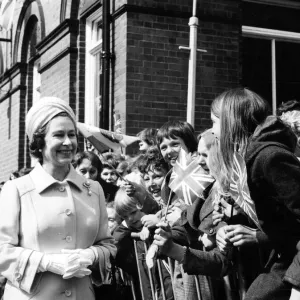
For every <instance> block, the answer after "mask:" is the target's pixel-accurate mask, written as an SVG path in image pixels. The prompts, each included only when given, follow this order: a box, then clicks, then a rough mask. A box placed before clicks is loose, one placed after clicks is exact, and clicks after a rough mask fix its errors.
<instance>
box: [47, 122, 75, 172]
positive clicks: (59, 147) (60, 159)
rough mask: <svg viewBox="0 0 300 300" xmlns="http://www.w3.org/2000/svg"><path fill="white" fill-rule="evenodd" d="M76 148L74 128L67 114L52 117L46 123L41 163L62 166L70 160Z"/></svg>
mask: <svg viewBox="0 0 300 300" xmlns="http://www.w3.org/2000/svg"><path fill="white" fill-rule="evenodd" d="M76 150H77V136H76V128H75V125H74V123H73V122H72V121H71V119H70V118H69V117H67V116H58V117H55V118H53V119H52V120H51V121H50V122H49V124H48V125H47V129H46V135H45V146H44V148H43V150H42V155H43V164H51V165H53V166H57V167H62V166H64V165H68V164H70V163H71V162H72V160H73V158H74V155H75V153H76Z"/></svg>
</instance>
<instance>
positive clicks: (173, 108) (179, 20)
mask: <svg viewBox="0 0 300 300" xmlns="http://www.w3.org/2000/svg"><path fill="white" fill-rule="evenodd" d="M103 1H106V0H102V1H99V0H98V1H95V0H81V1H79V0H77V1H75V0H55V1H53V0H51V1H50V0H17V1H16V8H15V10H14V15H13V26H12V30H11V31H9V32H6V31H1V32H0V38H7V39H11V42H0V153H1V156H0V181H2V180H7V178H8V175H9V173H10V172H12V171H13V170H18V169H20V168H22V167H24V166H30V164H31V160H30V157H29V151H28V145H27V138H26V135H25V115H26V112H27V111H28V109H29V108H30V107H31V105H32V104H33V103H34V102H35V101H38V100H39V98H40V97H43V96H57V97H60V98H62V99H64V100H66V101H67V102H69V103H70V105H71V106H72V108H73V109H74V111H75V112H76V114H77V118H78V121H81V122H86V123H89V124H93V125H97V126H99V124H101V116H102V117H103V114H104V116H106V117H108V119H109V127H110V128H113V125H114V116H118V117H120V118H121V122H122V128H123V130H124V132H125V133H127V134H130V135H134V134H136V133H137V132H139V131H140V130H142V129H143V128H145V127H154V128H158V127H160V126H161V125H162V124H163V123H164V122H166V121H168V120H170V119H174V118H175V119H180V120H185V119H186V99H187V83H188V61H189V53H187V52H186V51H184V50H180V49H179V46H188V45H189V26H188V22H189V18H190V17H191V12H192V5H193V1H192V0H188V1H187V0H176V1H174V0H110V15H109V23H110V52H111V56H110V89H109V90H110V92H109V99H108V100H109V105H108V107H106V106H103V102H102V101H103V99H102V98H101V94H102V92H101V89H102V86H101V83H102V82H103V68H102V63H101V61H102V62H103V53H102V52H101V51H102V44H103V41H102V34H103V28H104V27H103V22H102V21H103V18H102V17H103V11H102V8H103ZM262 8H265V9H266V8H272V11H273V9H274V8H275V10H274V11H276V9H279V10H280V11H282V9H285V10H286V16H290V13H291V12H293V13H294V15H295V16H294V19H296V18H297V17H298V12H299V11H300V10H299V8H300V6H299V4H297V1H292V0H290V1H289V0H287V1H282V0H257V1H252V0H251V1H250V0H249V1H242V0H198V6H197V17H198V18H199V27H198V48H202V49H206V50H207V53H205V54H200V53H199V54H198V60H197V88H196V109H195V120H196V121H195V128H196V131H197V132H199V131H200V130H202V129H205V128H207V127H209V126H210V103H211V101H212V100H213V99H214V97H215V96H216V95H217V94H219V93H220V92H222V91H223V90H225V89H228V88H231V87H236V86H239V85H240V84H244V85H247V86H249V87H251V88H254V89H257V90H258V92H261V93H262V94H264V93H265V94H264V96H265V97H268V96H269V94H267V92H268V91H269V90H267V92H266V91H264V88H262V87H261V86H260V85H259V84H258V83H257V82H258V80H256V79H257V78H256V76H255V74H252V73H251V72H250V71H245V69H244V68H242V66H243V65H244V64H245V65H247V66H248V65H249V70H250V69H251V70H253V68H254V65H253V63H255V62H257V64H258V66H259V67H260V68H261V69H263V68H264V67H265V64H264V62H262V63H261V62H260V61H259V57H258V58H257V57H255V55H254V54H255V51H250V52H249V51H248V50H249V49H255V45H254V46H253V45H252V44H253V41H254V42H255V41H256V38H258V39H259V40H261V39H262V40H264V41H265V40H267V41H271V40H272V38H273V39H275V38H274V36H271V37H270V36H269V35H268V34H269V32H267V31H264V32H263V33H262V35H259V34H260V33H257V32H256V31H255V30H254V31H253V28H256V27H257V26H256V25H257V24H255V22H256V21H257V22H258V27H264V26H265V24H263V21H264V20H263V19H264V17H263V15H259V14H258V15H256V14H257V12H259V13H261V11H262V10H261V9H262ZM269 11H270V10H269ZM272 16H273V15H272ZM273 17H274V19H275V21H274V20H273V22H274V24H275V25H274V26H275V27H274V28H273V27H272V30H273V31H272V30H271V31H272V32H271V33H272V34H273V35H274V34H275V33H277V36H276V35H275V37H276V39H278V37H280V36H281V35H280V34H281V33H282V32H281V31H284V30H288V31H289V32H292V33H293V32H294V35H291V36H290V37H291V39H292V40H293V41H294V40H295V39H297V38H299V37H298V36H297V32H300V30H299V29H298V27H297V26H298V25H297V26H296V25H295V24H294V25H293V24H292V23H291V21H290V23H291V24H290V27H288V28H287V27H285V28H276V26H277V25H276V24H278V22H277V23H276V20H277V21H278V19H280V18H281V17H280V15H277V14H275V15H274V16H273ZM276 18H277V19H276ZM289 19H291V18H289ZM280 20H281V19H280ZM245 22H246V23H245ZM259 22H262V24H260V23H259ZM248 23H249V24H248ZM282 23H284V22H282ZM267 26H269V25H268V24H267ZM266 28H269V27H266ZM286 28H287V29H286ZM251 30H252V31H251ZM275 31H276V32H275ZM279 31H280V32H279ZM263 34H265V35H263ZM276 41H277V40H276ZM251 43H252V44H251ZM245 44H247V45H248V46H249V47H250V48H249V47H247V49H248V50H247V49H246V50H245V47H243V45H245ZM273 44H274V43H273V42H272V45H271V46H272V47H274V45H273ZM293 45H294V44H293ZM251 47H252V48H251ZM253 47H254V48H253ZM272 49H273V48H272ZM247 51H248V52H247ZM270 51H271V48H270ZM294 51H295V53H296V49H295V50H294ZM253 53H254V54H253ZM256 54H257V53H256ZM266 55H267V54H266ZM101 57H102V58H101ZM257 59H258V60H257ZM270 61H271V56H270ZM268 67H269V66H268ZM271 68H272V66H271ZM247 70H248V68H247ZM260 73H261V72H260ZM270 73H271V71H270ZM258 77H259V78H260V76H258ZM296 77H297V76H296ZM263 79H264V78H262V80H263ZM290 81H292V79H291V80H290ZM299 81H300V80H299ZM272 82H273V81H272V78H271V84H273V83H272ZM268 83H269V81H268ZM273 85H274V84H273ZM273 85H272V86H273ZM271 96H272V99H270V102H272V101H273V105H275V106H276V101H275V102H274V95H273V94H272V95H271ZM296 96H297V95H295V97H296ZM289 97H294V95H292V94H291V95H290V96H289ZM275 100H276V99H275ZM274 103H275V104H274ZM101 107H102V110H101ZM103 108H104V109H103ZM81 147H83V145H82V138H81Z"/></svg>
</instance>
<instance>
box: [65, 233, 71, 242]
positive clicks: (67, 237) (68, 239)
mask: <svg viewBox="0 0 300 300" xmlns="http://www.w3.org/2000/svg"><path fill="white" fill-rule="evenodd" d="M66 241H67V242H68V243H71V242H72V237H71V236H70V235H68V236H66Z"/></svg>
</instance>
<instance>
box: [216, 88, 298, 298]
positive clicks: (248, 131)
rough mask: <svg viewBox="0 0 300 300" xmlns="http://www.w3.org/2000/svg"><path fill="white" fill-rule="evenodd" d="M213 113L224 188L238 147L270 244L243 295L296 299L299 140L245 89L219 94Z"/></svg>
mask: <svg viewBox="0 0 300 300" xmlns="http://www.w3.org/2000/svg"><path fill="white" fill-rule="evenodd" d="M211 118H212V121H213V132H214V134H215V135H216V136H217V137H218V138H219V140H220V152H221V160H222V161H223V163H222V164H221V165H222V170H221V172H222V174H223V175H224V183H225V188H226V184H227V185H228V184H229V183H230V178H231V174H232V166H233V157H234V151H238V152H239V153H240V154H241V155H242V156H243V157H244V159H245V162H246V167H247V175H248V186H249V190H250V196H251V198H252V200H253V201H254V203H255V208H256V213H257V217H258V220H259V224H260V227H261V229H262V231H263V232H264V233H265V235H266V237H267V240H268V245H271V247H272V251H271V253H270V256H269V259H268V263H267V264H266V265H265V268H264V270H263V272H262V273H261V274H260V275H259V276H258V277H257V278H256V279H255V280H254V282H253V283H252V285H251V286H250V288H249V289H248V291H247V293H246V297H245V299H246V300H250V299H251V300H254V299H260V300H261V299H270V300H271V299H272V300H274V299H280V300H284V299H299V298H297V297H299V295H300V292H299V290H300V271H299V270H300V268H299V258H300V254H299V252H297V249H296V246H297V243H298V241H299V240H300V226H299V222H300V163H299V161H298V159H297V158H296V156H295V155H294V153H293V152H294V149H295V146H296V143H297V139H296V137H295V135H294V133H293V132H292V131H291V129H290V128H288V127H287V126H286V125H285V124H284V123H283V122H282V121H281V120H279V119H278V118H277V117H275V116H271V115H270V110H269V107H268V104H267V103H266V102H265V100H264V99H262V98H261V97H260V96H259V95H257V94H256V93H255V92H253V91H250V90H249V89H246V88H238V89H233V90H229V91H226V92H224V93H222V94H221V95H220V96H219V97H217V98H216V99H215V100H214V102H213V103H212V110H211ZM227 190H228V189H227ZM220 230H221V229H220ZM234 234H235V233H234V231H231V232H230V233H227V234H226V232H224V239H227V240H230V239H231V238H232V237H233V236H234ZM291 291H292V292H291ZM293 297H296V298H293Z"/></svg>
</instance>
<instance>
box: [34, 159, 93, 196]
mask: <svg viewBox="0 0 300 300" xmlns="http://www.w3.org/2000/svg"><path fill="white" fill-rule="evenodd" d="M30 177H31V179H32V180H33V183H34V185H35V188H36V190H37V192H38V193H41V192H43V191H44V190H45V189H47V188H48V187H50V186H51V185H53V184H57V183H59V184H62V183H64V182H67V183H69V184H71V185H72V186H74V187H76V188H77V189H78V190H80V191H86V190H87V186H88V188H90V189H91V190H92V191H94V187H93V186H94V185H93V184H91V183H92V181H91V180H87V179H86V178H85V177H84V176H81V175H79V174H78V173H77V172H76V171H75V169H74V168H73V166H72V165H71V166H70V172H69V174H68V175H67V177H66V178H65V179H64V180H63V181H58V180H56V179H54V178H53V177H52V176H51V175H50V174H49V173H47V172H46V171H45V170H44V168H43V167H42V166H41V164H40V163H37V164H36V165H35V167H34V169H33V170H32V171H31V172H30Z"/></svg>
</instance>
